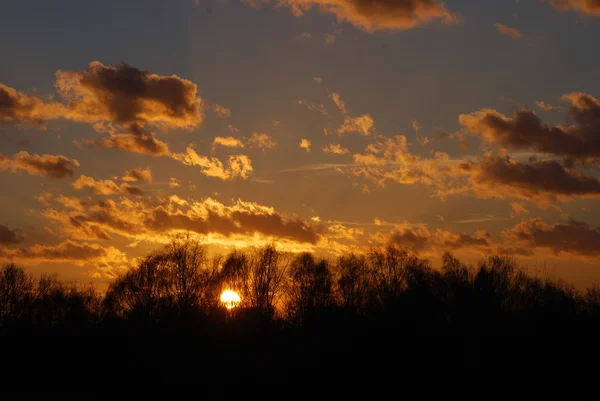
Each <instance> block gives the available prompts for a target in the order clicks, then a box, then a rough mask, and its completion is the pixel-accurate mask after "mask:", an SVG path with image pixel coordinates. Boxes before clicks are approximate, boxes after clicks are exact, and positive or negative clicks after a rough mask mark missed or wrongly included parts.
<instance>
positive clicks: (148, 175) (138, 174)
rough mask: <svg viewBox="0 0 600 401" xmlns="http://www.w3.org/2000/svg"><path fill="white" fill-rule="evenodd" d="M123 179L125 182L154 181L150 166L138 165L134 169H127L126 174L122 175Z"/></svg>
mask: <svg viewBox="0 0 600 401" xmlns="http://www.w3.org/2000/svg"><path fill="white" fill-rule="evenodd" d="M121 180H122V181H125V182H140V181H146V182H152V171H150V167H146V168H141V167H138V168H134V169H132V170H127V171H126V172H125V175H124V176H123V177H121Z"/></svg>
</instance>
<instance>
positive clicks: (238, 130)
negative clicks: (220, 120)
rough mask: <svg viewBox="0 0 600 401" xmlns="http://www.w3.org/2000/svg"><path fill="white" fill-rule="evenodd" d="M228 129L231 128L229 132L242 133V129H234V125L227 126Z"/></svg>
mask: <svg viewBox="0 0 600 401" xmlns="http://www.w3.org/2000/svg"><path fill="white" fill-rule="evenodd" d="M227 128H229V131H231V132H240V129H239V128H236V127H234V126H233V125H231V124H229V125H228V126H227Z"/></svg>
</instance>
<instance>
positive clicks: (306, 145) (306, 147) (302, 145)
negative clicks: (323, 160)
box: [300, 138, 312, 152]
mask: <svg viewBox="0 0 600 401" xmlns="http://www.w3.org/2000/svg"><path fill="white" fill-rule="evenodd" d="M311 145H312V144H311V142H310V141H309V140H308V139H305V138H302V139H300V148H301V149H304V150H306V151H307V152H310V146H311Z"/></svg>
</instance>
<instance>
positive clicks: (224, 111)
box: [212, 104, 231, 118]
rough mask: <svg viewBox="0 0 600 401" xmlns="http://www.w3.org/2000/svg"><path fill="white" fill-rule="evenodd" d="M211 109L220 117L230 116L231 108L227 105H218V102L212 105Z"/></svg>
mask: <svg viewBox="0 0 600 401" xmlns="http://www.w3.org/2000/svg"><path fill="white" fill-rule="evenodd" d="M212 111H213V113H215V114H216V115H217V116H219V117H221V118H227V117H229V116H231V110H229V109H228V108H227V107H223V106H219V105H218V104H214V105H213V107H212Z"/></svg>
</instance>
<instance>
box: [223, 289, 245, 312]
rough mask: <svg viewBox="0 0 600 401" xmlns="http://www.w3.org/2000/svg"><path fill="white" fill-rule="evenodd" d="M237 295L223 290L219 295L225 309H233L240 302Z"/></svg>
mask: <svg viewBox="0 0 600 401" xmlns="http://www.w3.org/2000/svg"><path fill="white" fill-rule="evenodd" d="M241 301H242V300H241V298H240V296H239V294H238V293H237V292H235V291H232V290H225V291H223V293H222V294H221V302H222V303H223V305H225V307H226V308H227V309H233V308H235V307H236V306H238V305H239V303H240V302H241Z"/></svg>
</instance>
